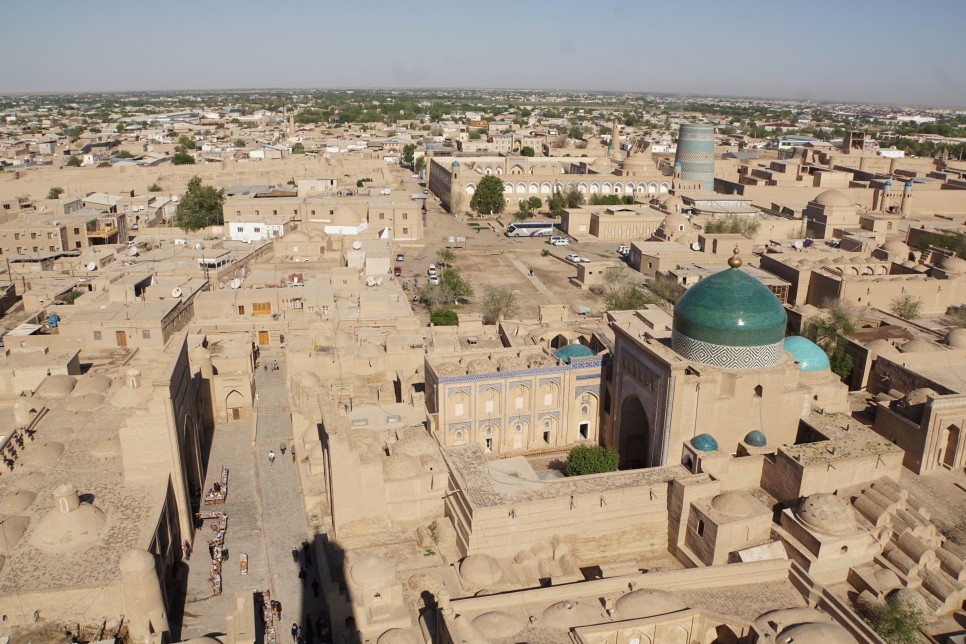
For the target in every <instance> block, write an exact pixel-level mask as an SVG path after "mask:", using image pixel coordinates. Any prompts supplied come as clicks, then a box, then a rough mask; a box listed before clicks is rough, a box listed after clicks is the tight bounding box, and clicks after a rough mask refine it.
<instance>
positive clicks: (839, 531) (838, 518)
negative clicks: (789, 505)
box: [797, 492, 858, 536]
mask: <svg viewBox="0 0 966 644" xmlns="http://www.w3.org/2000/svg"><path fill="white" fill-rule="evenodd" d="M797 514H798V518H799V520H800V521H801V522H802V523H804V524H805V525H807V526H808V527H810V528H812V529H813V530H815V531H816V532H822V533H824V534H828V535H833V536H844V535H849V534H855V531H856V530H857V529H858V528H857V525H856V523H855V513H854V512H852V506H850V505H849V503H848V501H846V500H845V499H843V498H841V497H838V496H835V495H834V494H826V493H824V492H819V493H817V494H813V495H811V496H809V497H808V498H806V499H805V500H804V501H802V504H801V505H800V506H798V513H797Z"/></svg>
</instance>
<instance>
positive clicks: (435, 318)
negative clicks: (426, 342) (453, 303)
mask: <svg viewBox="0 0 966 644" xmlns="http://www.w3.org/2000/svg"><path fill="white" fill-rule="evenodd" d="M429 321H430V322H432V323H433V325H434V326H457V325H458V324H459V323H460V319H459V316H458V315H456V311H454V310H452V309H436V310H435V311H433V312H432V314H431V315H430V316H429Z"/></svg>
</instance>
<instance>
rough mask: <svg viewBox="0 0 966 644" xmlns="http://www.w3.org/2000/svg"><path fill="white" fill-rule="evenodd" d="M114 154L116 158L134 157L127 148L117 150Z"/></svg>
mask: <svg viewBox="0 0 966 644" xmlns="http://www.w3.org/2000/svg"><path fill="white" fill-rule="evenodd" d="M114 156H116V157H117V158H118V159H130V158H133V157H134V155H133V154H131V153H130V151H128V150H119V151H118V153H117V154H115V155H114Z"/></svg>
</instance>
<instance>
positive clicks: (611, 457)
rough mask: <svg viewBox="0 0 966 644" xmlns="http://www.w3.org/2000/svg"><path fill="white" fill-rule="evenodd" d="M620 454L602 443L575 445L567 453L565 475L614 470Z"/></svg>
mask: <svg viewBox="0 0 966 644" xmlns="http://www.w3.org/2000/svg"><path fill="white" fill-rule="evenodd" d="M619 461H620V455H619V454H618V453H617V452H615V451H614V450H612V449H607V448H606V447H604V446H602V445H577V446H576V447H574V448H572V449H571V450H570V452H569V453H568V454H567V462H566V464H565V466H564V471H565V472H566V474H567V476H583V475H584V474H601V473H603V472H616V471H617V464H618V462H619Z"/></svg>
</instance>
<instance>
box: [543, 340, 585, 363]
mask: <svg viewBox="0 0 966 644" xmlns="http://www.w3.org/2000/svg"><path fill="white" fill-rule="evenodd" d="M553 354H554V355H555V356H557V357H558V358H560V359H561V360H563V362H564V364H570V360H571V358H588V357H590V356H592V355H594V352H593V350H591V348H590V347H586V346H584V345H582V344H580V343H579V342H576V343H574V344H568V345H567V346H565V347H560V348H559V349H557V350H556V351H554V352H553Z"/></svg>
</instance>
